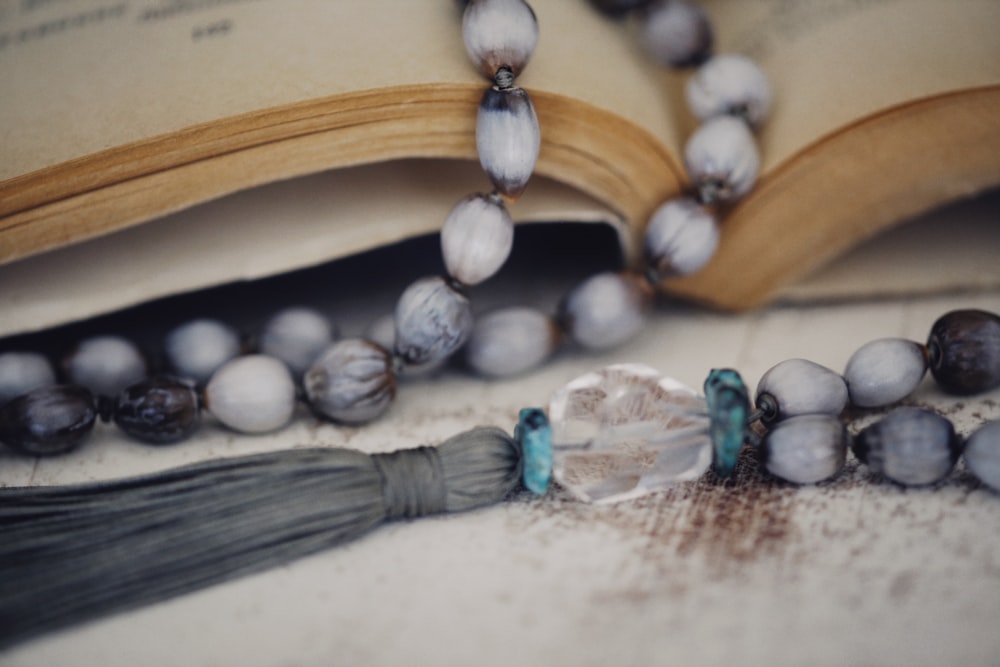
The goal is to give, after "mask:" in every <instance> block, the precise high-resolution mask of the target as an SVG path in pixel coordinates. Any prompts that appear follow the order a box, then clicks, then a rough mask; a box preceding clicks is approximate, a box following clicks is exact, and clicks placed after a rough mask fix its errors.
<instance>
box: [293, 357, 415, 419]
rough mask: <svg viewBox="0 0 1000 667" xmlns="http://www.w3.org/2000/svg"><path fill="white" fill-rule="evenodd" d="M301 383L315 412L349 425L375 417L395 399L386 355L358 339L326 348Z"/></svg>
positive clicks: (389, 359) (391, 374) (393, 378)
mask: <svg viewBox="0 0 1000 667" xmlns="http://www.w3.org/2000/svg"><path fill="white" fill-rule="evenodd" d="M302 384H303V386H304V387H305V390H306V396H307V397H308V399H309V405H310V406H312V408H313V410H314V411H315V412H317V413H318V414H319V415H320V416H322V417H325V418H327V419H332V420H334V421H338V422H346V423H351V424H359V423H363V422H366V421H370V420H372V419H374V418H376V417H378V416H379V415H381V414H382V413H383V412H385V411H386V410H387V409H388V408H389V406H390V405H391V404H392V400H393V399H394V398H395V397H396V378H395V376H394V375H393V373H392V358H391V357H390V356H389V353H388V352H387V351H386V350H385V349H384V348H382V347H381V346H379V345H376V344H375V343H372V342H371V341H367V340H362V339H357V338H356V339H348V340H342V341H340V342H337V343H334V344H333V345H331V346H330V347H328V348H327V349H326V350H325V351H324V352H323V354H321V355H320V356H319V358H318V359H316V361H315V362H314V363H313V365H312V366H310V368H309V370H308V371H306V374H305V376H304V377H303V380H302Z"/></svg>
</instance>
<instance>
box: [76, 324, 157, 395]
mask: <svg viewBox="0 0 1000 667" xmlns="http://www.w3.org/2000/svg"><path fill="white" fill-rule="evenodd" d="M66 374H67V375H68V376H69V379H70V381H71V382H73V383H75V384H79V385H82V386H84V387H86V388H87V389H89V390H90V391H91V392H93V393H94V394H96V395H98V396H111V397H115V396H118V394H119V392H121V390H122V389H124V388H125V387H128V386H130V385H133V384H135V383H136V382H138V381H140V380H142V379H143V378H145V377H146V361H145V359H143V357H142V353H140V352H139V348H137V347H136V346H135V344H134V343H132V342H131V341H129V340H126V339H125V338H122V337H121V336H95V337H94V338H88V339H86V340H84V341H83V342H81V343H80V344H79V345H78V346H77V348H76V350H75V351H74V352H73V353H72V354H71V355H70V356H69V357H68V359H67V361H66Z"/></svg>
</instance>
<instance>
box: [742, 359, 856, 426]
mask: <svg viewBox="0 0 1000 667" xmlns="http://www.w3.org/2000/svg"><path fill="white" fill-rule="evenodd" d="M765 395H766V396H769V397H770V398H771V399H773V400H774V401H775V403H776V405H777V409H778V414H777V418H778V419H787V418H788V417H794V416H796V415H808V414H828V415H834V416H836V415H839V414H840V413H841V412H843V411H844V408H845V407H846V406H847V385H846V384H845V383H844V378H842V377H840V376H839V375H837V374H836V373H834V372H833V371H832V370H830V369H829V368H827V367H826V366H820V365H819V364H817V363H814V362H812V361H807V360H806V359H786V360H785V361H782V362H781V363H779V364H776V365H775V366H773V367H772V368H771V369H770V370H768V371H767V372H766V373H764V375H763V377H761V379H760V382H759V383H758V384H757V393H756V398H755V401H756V403H757V407H761V397H762V396H765ZM765 400H767V399H765Z"/></svg>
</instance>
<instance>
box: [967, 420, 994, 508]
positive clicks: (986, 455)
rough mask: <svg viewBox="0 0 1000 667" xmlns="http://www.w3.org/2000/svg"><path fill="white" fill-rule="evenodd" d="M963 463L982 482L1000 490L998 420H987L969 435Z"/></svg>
mask: <svg viewBox="0 0 1000 667" xmlns="http://www.w3.org/2000/svg"><path fill="white" fill-rule="evenodd" d="M965 464H966V465H967V466H968V467H969V470H971V471H972V472H973V474H974V475H975V476H976V477H978V478H979V480H980V481H981V482H983V484H986V485H988V486H990V487H991V488H992V489H993V490H994V491H1000V421H993V422H987V423H986V424H984V425H983V426H980V427H979V429H977V430H976V431H975V433H973V434H972V435H971V436H969V440H968V442H966V444H965Z"/></svg>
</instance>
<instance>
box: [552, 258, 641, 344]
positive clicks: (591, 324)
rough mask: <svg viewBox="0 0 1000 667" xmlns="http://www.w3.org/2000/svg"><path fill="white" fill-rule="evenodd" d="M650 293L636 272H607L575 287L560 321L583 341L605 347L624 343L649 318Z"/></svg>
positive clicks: (566, 299)
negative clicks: (633, 274)
mask: <svg viewBox="0 0 1000 667" xmlns="http://www.w3.org/2000/svg"><path fill="white" fill-rule="evenodd" d="M649 301H650V294H649V290H648V288H646V286H645V285H643V284H642V283H641V282H640V281H639V280H638V279H637V278H635V277H633V276H628V275H623V274H619V273H612V272H605V273H599V274H597V275H595V276H591V277H590V278H588V279H587V280H586V281H584V282H583V283H581V284H580V285H578V286H577V287H576V288H574V289H573V290H572V291H571V292H570V293H569V294H567V295H566V298H565V299H564V300H563V302H562V303H561V304H560V306H559V321H560V323H561V324H562V325H563V327H564V328H565V329H566V332H567V333H568V334H569V336H570V337H571V338H572V339H573V340H574V341H576V342H577V343H579V344H580V345H582V346H584V347H586V348H589V349H593V350H601V349H606V348H610V347H615V346H617V345H621V344H622V343H624V342H625V341H627V340H628V339H629V338H631V337H632V336H634V335H636V334H637V333H638V332H639V330H640V329H642V326H643V324H644V323H645V321H646V310H647V309H648V306H649Z"/></svg>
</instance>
